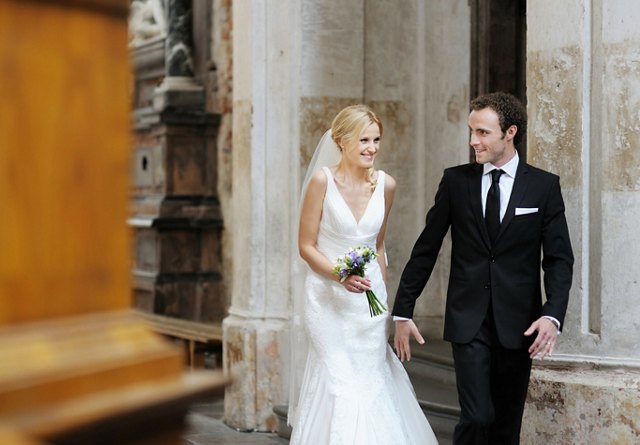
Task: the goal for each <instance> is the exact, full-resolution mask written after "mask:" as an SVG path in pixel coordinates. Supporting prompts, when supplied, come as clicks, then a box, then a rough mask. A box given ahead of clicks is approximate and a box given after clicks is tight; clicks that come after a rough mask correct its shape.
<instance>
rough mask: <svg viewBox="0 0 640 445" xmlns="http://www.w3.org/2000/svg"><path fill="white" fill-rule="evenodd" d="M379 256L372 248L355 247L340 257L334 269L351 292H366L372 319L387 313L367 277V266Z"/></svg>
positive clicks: (334, 272) (335, 273)
mask: <svg viewBox="0 0 640 445" xmlns="http://www.w3.org/2000/svg"><path fill="white" fill-rule="evenodd" d="M377 256H378V254H377V253H376V251H375V250H373V249H371V248H370V247H360V246H358V247H353V248H351V249H349V251H348V252H347V253H345V254H344V255H342V256H340V257H338V259H337V260H336V264H335V266H334V267H333V274H334V275H336V276H337V277H338V278H339V280H340V283H342V285H343V286H344V287H345V289H347V290H348V291H349V292H357V293H361V292H365V294H366V295H367V302H368V303H369V314H370V315H371V316H372V317H375V316H377V315H380V314H382V313H384V312H386V311H387V308H386V307H385V305H384V304H382V302H381V301H380V300H378V297H376V294H374V293H373V291H372V290H371V282H370V281H369V279H368V278H367V277H365V274H364V273H365V270H366V268H367V264H368V263H369V262H371V261H372V260H374V259H375V258H376V257H377Z"/></svg>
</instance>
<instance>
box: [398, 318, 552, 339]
mask: <svg viewBox="0 0 640 445" xmlns="http://www.w3.org/2000/svg"><path fill="white" fill-rule="evenodd" d="M542 318H546V319H547V320H551V322H552V323H553V324H555V325H556V329H557V331H558V332H557V334H558V335H560V321H559V320H558V319H557V318H555V317H552V316H551V315H543V316H542ZM394 319H395V317H394Z"/></svg>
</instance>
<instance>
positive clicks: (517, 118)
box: [469, 91, 527, 147]
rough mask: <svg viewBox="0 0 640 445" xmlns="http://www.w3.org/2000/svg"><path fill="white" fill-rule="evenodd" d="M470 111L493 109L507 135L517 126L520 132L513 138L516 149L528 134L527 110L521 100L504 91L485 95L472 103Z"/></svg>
mask: <svg viewBox="0 0 640 445" xmlns="http://www.w3.org/2000/svg"><path fill="white" fill-rule="evenodd" d="M469 108H470V111H479V110H484V109H485V108H491V109H492V110H493V111H495V112H496V114H497V115H498V118H499V119H500V129H501V130H502V134H505V133H506V131H507V129H508V128H509V127H511V126H512V125H515V126H516V128H517V129H518V131H517V132H516V135H515V137H514V138H513V145H515V146H516V147H517V146H518V145H519V144H520V141H522V139H523V138H524V137H525V136H526V134H527V109H526V108H525V107H524V105H523V104H522V102H521V101H520V99H518V98H517V97H515V96H514V95H512V94H509V93H503V92H502V91H499V92H496V93H488V94H483V95H481V96H478V97H476V98H475V99H473V100H472V101H471V104H470V107H469Z"/></svg>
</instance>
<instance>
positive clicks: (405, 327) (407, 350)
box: [393, 320, 424, 362]
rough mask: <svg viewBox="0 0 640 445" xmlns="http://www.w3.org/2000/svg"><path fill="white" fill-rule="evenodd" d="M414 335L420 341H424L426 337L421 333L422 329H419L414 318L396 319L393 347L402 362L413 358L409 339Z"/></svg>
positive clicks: (421, 342)
mask: <svg viewBox="0 0 640 445" xmlns="http://www.w3.org/2000/svg"><path fill="white" fill-rule="evenodd" d="M412 335H413V338H415V339H416V340H417V341H418V343H420V344H423V343H424V338H422V335H420V331H418V327H417V326H416V324H415V323H414V322H413V320H396V334H395V335H394V337H393V347H394V348H395V350H396V354H397V355H398V357H399V358H400V361H401V362H404V361H405V360H407V361H409V360H411V347H410V346H409V339H410V338H411V336H412Z"/></svg>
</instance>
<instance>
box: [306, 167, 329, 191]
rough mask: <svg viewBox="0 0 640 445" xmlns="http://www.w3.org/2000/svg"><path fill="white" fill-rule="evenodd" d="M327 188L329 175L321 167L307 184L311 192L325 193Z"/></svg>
mask: <svg viewBox="0 0 640 445" xmlns="http://www.w3.org/2000/svg"><path fill="white" fill-rule="evenodd" d="M326 188H327V175H326V173H325V172H324V171H323V170H322V169H319V170H318V171H316V172H315V173H314V174H313V175H311V179H309V185H308V186H307V189H308V190H309V191H311V192H322V193H323V194H324V191H325V190H326Z"/></svg>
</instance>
